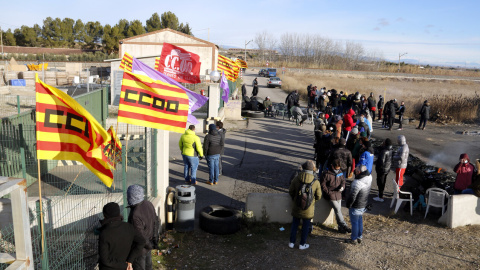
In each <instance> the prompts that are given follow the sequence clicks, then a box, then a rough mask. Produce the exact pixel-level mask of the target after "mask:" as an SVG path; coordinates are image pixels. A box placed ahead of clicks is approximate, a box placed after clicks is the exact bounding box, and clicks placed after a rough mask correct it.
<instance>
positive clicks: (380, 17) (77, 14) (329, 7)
mask: <svg viewBox="0 0 480 270" xmlns="http://www.w3.org/2000/svg"><path fill="white" fill-rule="evenodd" d="M0 7H1V8H2V10H4V11H7V12H4V11H2V12H1V14H2V15H1V16H0V26H1V27H2V29H5V28H7V29H8V28H12V30H13V28H18V27H20V26H21V25H28V26H33V25H34V24H35V23H37V24H39V25H42V24H43V20H44V19H45V18H46V17H48V16H50V17H54V18H55V17H59V18H61V19H63V18H65V17H69V18H72V19H75V20H76V19H81V20H82V21H84V22H87V21H100V23H102V24H103V25H105V24H111V25H115V24H116V23H117V22H118V20H119V19H122V18H124V19H128V20H135V19H139V20H141V21H142V22H143V23H144V24H145V21H146V20H147V19H148V18H150V16H151V15H152V14H153V13H154V12H157V13H159V14H161V13H163V12H165V11H172V12H173V13H175V14H176V15H177V17H178V18H179V21H180V22H184V23H185V22H188V23H189V24H190V27H191V28H192V32H193V34H194V35H195V36H196V37H198V38H202V39H205V40H208V39H210V41H211V42H214V43H216V44H218V45H228V46H236V47H239V48H243V47H244V44H245V41H249V40H251V39H253V38H254V36H255V34H256V33H259V32H263V31H264V30H267V31H269V32H271V33H272V34H273V35H274V36H275V37H277V38H279V37H280V35H281V34H283V33H285V32H289V33H311V34H320V35H322V36H324V37H327V38H330V39H334V40H341V41H347V40H352V41H358V42H361V43H362V44H363V45H364V47H365V48H366V49H367V50H376V51H378V52H381V53H383V55H384V57H385V58H387V59H389V60H395V59H397V60H398V55H399V53H402V54H403V53H405V52H406V53H408V54H407V55H405V56H403V57H402V58H406V59H415V60H418V61H420V62H430V63H446V62H459V63H466V65H467V66H468V65H469V63H480V22H479V11H480V1H478V0H469V1H467V0H456V1H453V0H450V1H443V0H437V1H430V0H416V1H389V0H382V1H368V0H362V1H357V0H355V1H354V0H350V1H342V0H334V1H332V0H330V1H323V0H315V1H310V0H308V1H302V0H255V1H251V0H243V1H198V0H177V1H159V0H157V1H141V0H137V1H124V0H117V1H99V0H97V1H90V0H83V1H75V0H71V1H64V0H62V1H60V0H45V1H32V0H24V1H21V2H17V1H6V0H2V3H1V4H0ZM208 29H210V31H208ZM209 32H210V36H209V35H208V33H209ZM248 47H249V48H255V47H256V46H255V44H254V43H250V44H249V45H248Z"/></svg>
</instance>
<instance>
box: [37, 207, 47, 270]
mask: <svg viewBox="0 0 480 270" xmlns="http://www.w3.org/2000/svg"><path fill="white" fill-rule="evenodd" d="M36 208H37V224H38V226H37V227H38V235H39V241H40V250H43V254H42V256H41V258H40V260H41V263H42V269H43V270H48V269H50V266H49V264H48V248H47V246H48V245H47V238H46V237H45V232H42V227H41V225H40V224H42V223H43V220H42V219H41V218H40V217H41V215H40V201H36ZM43 225H44V226H43V227H44V228H45V224H44V223H43ZM42 238H43V246H42Z"/></svg>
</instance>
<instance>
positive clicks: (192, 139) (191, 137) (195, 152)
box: [178, 125, 203, 185]
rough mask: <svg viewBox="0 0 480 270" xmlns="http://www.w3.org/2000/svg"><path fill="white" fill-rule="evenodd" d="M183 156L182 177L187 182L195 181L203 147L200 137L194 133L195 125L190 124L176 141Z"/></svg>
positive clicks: (194, 182) (192, 183) (193, 182)
mask: <svg viewBox="0 0 480 270" xmlns="http://www.w3.org/2000/svg"><path fill="white" fill-rule="evenodd" d="M178 146H179V147H180V151H182V158H183V166H184V168H183V178H184V179H185V182H186V183H187V184H191V185H195V184H196V183H197V168H198V163H199V159H203V148H202V142H201V141H200V138H199V137H198V136H197V135H195V126H194V125H190V126H189V127H188V129H187V130H185V133H184V134H183V135H182V136H181V137H180V140H179V141H178Z"/></svg>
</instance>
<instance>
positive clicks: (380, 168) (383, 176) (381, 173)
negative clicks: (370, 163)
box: [373, 138, 393, 202]
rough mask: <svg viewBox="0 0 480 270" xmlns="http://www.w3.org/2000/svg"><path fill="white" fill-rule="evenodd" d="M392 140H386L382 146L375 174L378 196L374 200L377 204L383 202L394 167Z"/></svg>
mask: <svg viewBox="0 0 480 270" xmlns="http://www.w3.org/2000/svg"><path fill="white" fill-rule="evenodd" d="M392 149H393V147H392V140H390V139H389V138H387V139H385V141H383V144H382V148H381V150H380V153H379V154H378V158H377V163H376V164H375V172H377V186H378V196H377V197H375V198H373V199H374V200H375V201H377V202H383V201H384V200H383V191H384V189H385V183H386V182H387V175H388V173H389V172H390V168H391V167H392V155H393V150H392Z"/></svg>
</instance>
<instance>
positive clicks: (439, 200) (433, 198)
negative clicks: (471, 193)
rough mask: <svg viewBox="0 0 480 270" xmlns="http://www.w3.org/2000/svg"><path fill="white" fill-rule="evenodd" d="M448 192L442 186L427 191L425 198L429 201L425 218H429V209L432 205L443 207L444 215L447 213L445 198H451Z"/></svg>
mask: <svg viewBox="0 0 480 270" xmlns="http://www.w3.org/2000/svg"><path fill="white" fill-rule="evenodd" d="M449 197H450V195H449V194H448V192H446V191H445V190H443V189H441V188H429V189H427V192H426V193H425V200H426V203H427V209H426V210H425V217H424V219H425V218H427V213H428V209H429V208H430V206H433V207H441V208H442V215H443V213H445V198H449Z"/></svg>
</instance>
